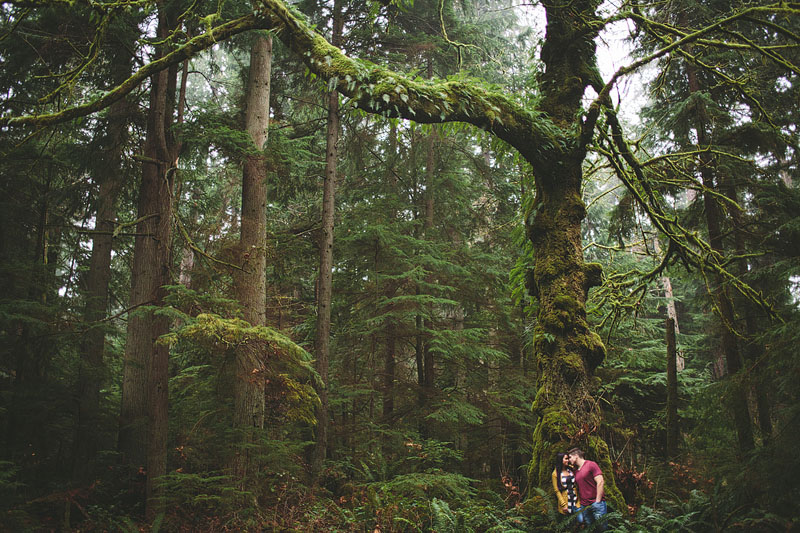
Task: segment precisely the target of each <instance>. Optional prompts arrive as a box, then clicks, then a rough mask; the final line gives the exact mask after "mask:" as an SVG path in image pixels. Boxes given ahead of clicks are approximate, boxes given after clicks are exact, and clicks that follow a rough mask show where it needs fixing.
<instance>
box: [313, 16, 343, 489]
mask: <svg viewBox="0 0 800 533" xmlns="http://www.w3.org/2000/svg"><path fill="white" fill-rule="evenodd" d="M343 27H344V19H343V18H342V2H341V0H334V3H333V35H332V37H331V44H333V45H334V46H340V45H341V40H342V29H343ZM338 143H339V93H338V92H336V91H331V92H330V93H329V94H328V124H327V138H326V146H325V177H324V180H323V186H322V238H321V239H320V243H319V244H320V246H319V291H318V292H317V331H316V337H315V340H314V348H315V351H316V356H317V361H316V369H317V372H318V373H319V376H320V380H321V381H322V386H321V387H319V388H318V390H317V394H318V395H319V399H320V405H319V409H318V411H317V441H316V443H315V446H314V460H313V465H312V470H313V472H314V473H315V475H318V474H319V473H320V472H321V471H322V465H323V462H324V461H325V458H326V456H327V450H328V425H329V419H328V417H329V412H328V411H329V409H330V405H329V400H328V385H329V383H330V379H329V375H328V369H329V367H330V335H331V299H332V295H333V230H334V218H335V217H334V215H335V211H336V165H337V164H338V162H339V150H338Z"/></svg>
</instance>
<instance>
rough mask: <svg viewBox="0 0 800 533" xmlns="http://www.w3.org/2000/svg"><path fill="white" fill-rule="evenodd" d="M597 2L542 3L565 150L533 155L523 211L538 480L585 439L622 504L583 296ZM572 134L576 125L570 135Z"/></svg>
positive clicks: (598, 353) (548, 100) (590, 269)
mask: <svg viewBox="0 0 800 533" xmlns="http://www.w3.org/2000/svg"><path fill="white" fill-rule="evenodd" d="M598 4H599V3H598V2H595V1H592V0H578V1H574V2H572V3H571V4H570V7H569V8H564V7H563V5H562V4H550V3H549V2H547V3H545V9H546V12H547V33H546V37H545V42H544V45H543V47H542V60H543V62H544V64H545V70H544V72H543V73H542V75H541V80H540V83H541V88H542V93H543V100H542V106H541V107H542V110H543V111H544V112H545V113H547V115H548V116H549V117H550V119H551V120H552V121H553V123H554V124H555V125H556V126H557V127H558V128H559V129H560V134H559V135H560V136H561V139H562V143H563V145H562V148H556V149H554V150H547V151H545V152H543V153H540V154H532V155H531V157H526V159H528V161H529V162H530V163H531V164H532V167H533V172H534V188H535V196H534V200H533V204H532V207H531V210H530V211H529V212H528V213H526V214H525V215H526V216H525V219H526V220H525V222H526V228H527V234H528V238H529V239H530V241H531V243H532V244H533V250H534V252H533V256H534V257H533V261H534V265H533V275H532V279H531V281H532V283H531V290H532V293H533V296H535V297H536V298H537V299H538V301H539V312H538V315H537V319H536V324H535V326H534V341H533V345H534V352H535V355H536V365H537V369H538V391H537V394H536V398H535V400H534V403H533V412H534V414H535V415H536V416H537V418H538V421H537V423H536V427H535V430H534V436H533V457H532V463H531V471H530V474H531V476H530V477H531V478H532V479H531V482H532V483H534V484H535V485H537V486H540V487H545V486H547V483H548V481H549V478H550V475H551V473H552V459H553V457H554V456H555V453H556V452H557V451H559V450H561V451H563V450H564V449H568V448H569V446H571V445H576V444H577V445H580V446H581V447H582V448H583V449H584V451H585V452H586V453H587V457H588V458H590V459H592V460H594V461H596V462H597V463H598V464H599V465H600V468H601V469H602V471H603V476H604V479H605V490H606V498H607V499H608V500H609V501H611V502H612V503H613V504H614V506H615V507H618V508H622V507H621V506H622V505H624V501H623V499H622V495H621V494H620V492H619V490H618V489H617V488H616V485H615V482H614V475H613V472H614V471H613V468H612V465H611V458H610V456H609V452H608V446H607V445H606V443H605V442H604V441H603V440H602V439H601V438H600V437H598V436H596V435H594V432H595V431H596V429H597V427H598V425H599V412H598V410H597V409H596V408H595V402H594V400H593V398H592V396H591V393H592V385H591V376H592V373H593V372H594V370H595V368H596V367H597V366H598V365H599V364H600V363H601V362H602V361H603V359H604V358H605V347H604V346H603V343H602V341H601V339H600V337H599V336H598V335H597V334H596V333H595V332H593V331H591V329H590V328H589V325H588V323H587V322H586V311H585V309H586V298H587V294H588V291H589V288H591V287H592V286H594V285H597V284H599V283H600V273H601V269H600V265H597V264H587V263H584V260H583V249H582V242H581V222H582V221H583V219H584V217H585V216H586V208H585V206H584V203H583V200H582V198H581V186H582V182H583V174H582V164H583V160H584V158H585V156H586V151H585V147H584V146H583V145H582V143H580V142H579V141H578V139H576V134H575V133H574V128H575V127H576V126H575V117H577V116H580V110H581V104H580V102H581V98H582V96H583V93H584V90H585V88H586V87H587V86H588V85H597V79H598V78H599V73H598V72H597V67H596V65H595V45H594V41H593V36H594V32H595V31H596V30H594V29H592V28H593V26H592V21H594V20H596V14H595V10H596V9H597V6H598ZM570 130H573V131H572V132H570Z"/></svg>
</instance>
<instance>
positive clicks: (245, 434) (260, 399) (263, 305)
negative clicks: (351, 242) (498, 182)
mask: <svg viewBox="0 0 800 533" xmlns="http://www.w3.org/2000/svg"><path fill="white" fill-rule="evenodd" d="M271 70H272V36H270V35H260V34H259V35H257V36H256V37H255V40H254V42H253V46H252V49H251V50H250V78H249V81H248V85H247V96H246V103H245V119H244V121H245V124H244V128H245V131H246V132H247V134H248V135H249V137H250V139H251V140H252V142H253V148H254V149H255V151H256V152H257V153H249V154H248V155H247V156H246V157H245V160H244V168H243V172H242V215H241V230H240V239H239V253H240V254H241V265H240V266H241V268H242V269H241V270H237V271H236V272H235V273H234V276H233V278H234V290H235V293H236V298H237V299H238V301H239V304H240V305H241V306H242V312H243V313H244V319H245V320H247V321H248V322H249V323H250V324H251V325H253V326H264V325H266V310H267V300H266V299H267V274H266V272H267V271H266V267H267V255H266V244H267V234H266V223H267V221H266V208H267V167H266V162H265V159H264V156H263V155H262V153H261V152H262V151H263V149H264V145H265V144H266V142H267V133H268V128H269V97H270V77H271ZM264 365H265V361H264V360H263V359H262V358H261V356H260V353H259V351H258V350H255V349H253V347H252V346H243V347H241V348H240V349H238V350H237V352H236V358H235V370H234V386H233V399H234V414H233V424H234V427H235V428H237V429H238V430H240V431H241V436H242V439H243V440H242V441H241V442H239V443H238V444H239V445H240V448H239V449H238V450H237V451H236V454H235V456H234V459H233V470H234V475H235V476H236V478H237V479H238V480H240V481H241V480H243V479H244V478H245V476H247V475H248V474H249V473H252V470H253V469H254V468H255V465H254V457H253V455H252V454H251V452H250V447H249V446H248V444H250V443H252V442H253V440H254V438H255V433H257V432H258V430H261V429H263V428H264V416H265V403H264V401H265V400H264V385H265V381H264V380H265V377H264V370H265V368H264Z"/></svg>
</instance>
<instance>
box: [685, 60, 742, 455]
mask: <svg viewBox="0 0 800 533" xmlns="http://www.w3.org/2000/svg"><path fill="white" fill-rule="evenodd" d="M686 70H687V78H688V82H689V90H690V91H691V92H692V93H697V92H700V91H701V86H700V82H699V81H698V79H697V73H696V69H695V67H694V66H693V65H689V66H687V69H686ZM697 115H698V119H697V126H696V131H697V142H698V146H699V148H700V149H704V148H706V147H708V146H710V145H711V139H710V138H709V133H708V122H709V121H708V120H707V119H706V112H705V108H704V106H703V104H702V103H699V104H698V113H697ZM699 163H700V176H701V178H702V182H703V187H704V188H705V190H704V192H703V205H704V207H705V216H706V225H707V227H708V239H709V243H710V245H711V248H712V249H713V250H714V251H715V252H717V253H720V254H722V252H723V251H724V245H723V238H722V214H721V210H720V206H719V203H718V202H717V199H716V197H715V196H714V192H713V191H715V190H716V184H715V180H714V161H713V159H712V158H711V156H710V155H709V154H707V153H706V152H703V153H702V154H701V155H700V157H699ZM715 282H716V285H715V287H714V288H713V289H712V294H711V298H712V300H713V302H714V305H715V306H716V308H717V311H718V314H719V316H720V318H721V319H722V328H721V329H722V333H721V335H722V343H721V344H722V350H723V353H724V354H725V362H726V365H727V367H728V373H729V374H730V375H731V376H736V374H737V373H738V372H739V370H740V369H741V367H742V363H741V355H740V353H739V344H738V339H737V338H736V334H735V333H734V328H735V326H736V319H735V315H734V310H733V304H732V302H731V299H730V296H729V295H728V292H727V290H726V289H725V286H724V283H723V280H721V279H716V280H715ZM739 377H740V376H737V377H733V379H732V383H731V384H730V385H731V389H730V390H731V392H730V396H729V399H730V400H729V403H728V407H729V410H730V411H732V413H733V419H734V424H735V426H736V434H737V437H738V442H739V451H741V452H745V451H748V450H752V449H753V447H754V442H753V429H752V426H751V423H750V410H749V408H748V404H747V396H746V394H745V389H744V387H742V385H741V384H740V383H737V382H736V381H735V380H736V379H738V378H739Z"/></svg>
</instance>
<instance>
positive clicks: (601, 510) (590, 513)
mask: <svg viewBox="0 0 800 533" xmlns="http://www.w3.org/2000/svg"><path fill="white" fill-rule="evenodd" d="M577 512H578V516H577V519H578V523H579V524H586V525H591V524H592V523H594V522H599V523H598V524H597V529H596V531H605V530H606V527H607V524H606V523H605V521H602V520H601V518H602V517H603V515H605V514H606V513H607V512H608V508H607V507H606V502H594V503H593V504H591V505H586V506H584V507H579V508H578V511H577Z"/></svg>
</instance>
